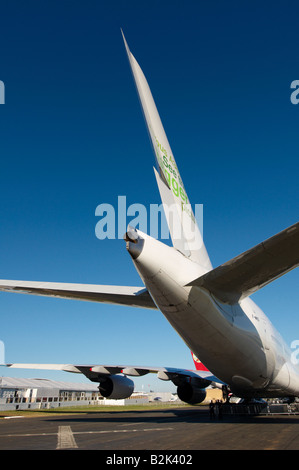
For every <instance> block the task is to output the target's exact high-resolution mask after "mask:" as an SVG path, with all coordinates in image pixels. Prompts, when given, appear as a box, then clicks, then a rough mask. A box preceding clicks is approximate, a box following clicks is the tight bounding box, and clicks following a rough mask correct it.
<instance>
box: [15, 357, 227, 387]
mask: <svg viewBox="0 0 299 470" xmlns="http://www.w3.org/2000/svg"><path fill="white" fill-rule="evenodd" d="M6 367H9V368H12V369H38V370H61V371H64V372H73V373H77V374H80V373H81V374H84V375H85V376H86V377H87V378H88V379H89V380H91V381H93V382H98V381H101V378H105V377H109V376H113V375H117V374H123V375H125V376H131V377H141V376H143V375H146V374H149V373H156V374H157V376H158V378H159V379H160V380H171V381H172V382H173V383H174V384H175V385H177V384H178V383H179V382H180V381H181V380H184V379H192V378H196V379H199V380H200V381H201V383H202V387H208V386H209V385H214V386H219V387H221V386H222V385H223V382H222V381H221V380H219V379H218V378H217V377H215V376H214V375H213V374H212V373H211V372H210V371H208V370H187V369H176V368H174V367H144V366H128V365H117V366H115V365H96V364H89V365H80V364H20V363H14V364H6Z"/></svg>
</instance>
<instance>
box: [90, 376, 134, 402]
mask: <svg viewBox="0 0 299 470" xmlns="http://www.w3.org/2000/svg"><path fill="white" fill-rule="evenodd" d="M99 390H100V393H101V395H102V396H103V397H104V398H114V399H115V400H121V399H124V398H129V397H130V396H131V395H132V393H133V391H134V382H133V380H131V379H128V377H125V376H123V375H109V376H107V377H103V379H102V380H100V385H99Z"/></svg>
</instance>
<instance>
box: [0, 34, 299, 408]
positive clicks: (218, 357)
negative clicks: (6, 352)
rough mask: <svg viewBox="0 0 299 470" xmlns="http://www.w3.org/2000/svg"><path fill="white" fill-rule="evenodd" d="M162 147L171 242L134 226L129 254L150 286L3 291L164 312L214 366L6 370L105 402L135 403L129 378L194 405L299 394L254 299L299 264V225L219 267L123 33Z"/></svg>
mask: <svg viewBox="0 0 299 470" xmlns="http://www.w3.org/2000/svg"><path fill="white" fill-rule="evenodd" d="M123 39H124V43H125V47H126V51H127V55H128V58H129V63H130V67H131V69H132V72H133V77H134V80H135V83H136V87H137V92H138V95H139V98H140V102H141V106H142V110H143V113H144V117H145V121H146V124H147V128H148V132H149V136H150V140H151V143H152V146H153V149H154V154H155V160H156V168H154V172H155V177H156V180H157V184H158V188H159V192H160V195H161V199H162V203H163V208H164V211H165V215H166V220H167V223H168V226H169V232H170V235H171V240H172V246H168V245H165V244H163V243H161V242H160V241H158V240H156V239H154V238H152V237H150V236H149V235H147V234H145V233H142V232H141V231H140V230H137V229H135V228H133V227H128V229H127V233H126V234H125V237H124V238H125V241H126V248H127V250H128V252H129V254H130V256H131V258H132V261H133V263H134V265H135V267H136V269H137V271H138V273H139V275H140V278H141V280H142V282H143V286H140V287H125V286H103V285H86V284H65V283H53V282H27V281H11V280H1V281H0V290H2V291H6V292H20V293H27V294H34V295H42V296H52V297H60V298H70V299H79V300H86V301H94V302H105V303H113V304H119V305H129V306H135V307H141V308H149V309H159V310H160V311H161V312H162V313H163V315H164V316H165V317H166V318H167V320H168V321H169V323H170V324H171V325H172V327H173V328H174V329H175V330H176V331H177V333H178V334H179V335H180V336H181V338H182V339H183V341H184V342H185V343H186V345H187V346H188V348H190V350H191V351H192V353H193V354H194V355H195V356H196V357H198V358H200V361H202V362H203V364H204V365H205V366H206V367H207V368H208V369H206V368H205V367H198V368H197V370H194V371H189V370H184V369H176V368H167V367H143V366H135V365H97V364H89V365H80V364H76V365H74V364H7V365H6V366H7V367H15V368H35V369H54V370H64V371H69V372H76V373H83V374H85V375H86V377H88V378H89V379H90V380H92V381H94V382H98V383H99V389H100V391H101V393H102V395H103V396H104V397H111V398H126V397H129V396H130V395H131V394H132V392H133V388H134V383H133V381H132V379H130V378H129V377H130V376H131V377H134V376H141V375H144V374H147V373H149V372H152V373H154V372H155V373H157V374H158V377H159V378H160V379H162V380H171V381H172V382H173V383H174V384H175V385H176V386H177V387H178V396H179V398H181V399H182V400H183V401H185V402H187V403H190V404H195V403H200V402H202V401H203V400H204V399H205V397H206V390H205V389H206V387H208V386H209V385H214V386H218V387H226V388H227V389H228V390H229V391H231V393H233V394H235V395H237V396H238V397H242V398H245V399H248V400H250V399H254V398H266V397H283V396H285V397H295V396H299V368H298V366H297V365H296V364H294V363H293V362H292V360H291V357H292V356H291V351H290V350H289V348H288V347H287V345H286V344H285V343H284V341H283V339H282V338H281V336H280V335H279V333H278V332H277V331H276V330H275V328H274V327H273V325H272V324H271V322H270V321H269V319H268V318H267V316H266V315H265V314H264V313H263V312H262V310H261V309H260V308H259V307H258V306H257V305H256V304H255V303H254V302H253V301H252V299H251V298H250V297H249V296H250V295H251V294H253V293H254V292H256V291H257V290H258V289H261V288H262V287H264V286H265V285H266V284H268V283H270V282H272V281H273V280H275V279H277V278H278V277H279V276H282V275H283V274H285V273H287V272H288V271H290V270H291V269H293V268H295V267H297V266H298V264H299V222H297V223H295V224H294V225H292V226H291V227H289V228H286V229H285V230H283V231H282V232H280V233H278V234H276V235H274V236H273V237H271V238H269V239H268V240H266V241H263V242H262V243H260V244H259V245H257V246H255V247H253V248H251V249H249V250H248V251H246V252H245V253H242V254H240V255H239V256H237V257H235V258H233V259H231V260H229V261H228V262H226V263H224V264H223V265H221V266H218V267H216V268H215V269H213V267H212V264H211V261H210V258H209V255H208V253H207V250H206V248H205V245H204V243H203V239H202V235H201V233H200V230H199V228H198V225H197V222H196V219H195V217H194V214H193V212H192V209H191V205H190V202H189V199H188V196H187V193H186V191H185V188H184V185H183V182H182V179H181V177H180V174H179V171H178V167H177V165H176V162H175V160H174V157H173V153H172V151H171V148H170V145H169V143H168V140H167V137H166V135H165V132H164V129H163V125H162V123H161V120H160V117H159V114H158V111H157V108H156V105H155V103H154V100H153V97H152V94H151V91H150V88H149V86H148V83H147V81H146V79H145V76H144V74H143V72H142V70H141V68H140V66H139V65H138V63H137V61H136V60H135V58H134V56H133V55H132V53H131V52H130V50H129V47H128V45H127V43H126V40H125V38H124V36H123Z"/></svg>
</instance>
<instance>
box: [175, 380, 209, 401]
mask: <svg viewBox="0 0 299 470" xmlns="http://www.w3.org/2000/svg"><path fill="white" fill-rule="evenodd" d="M177 392H178V397H179V399H180V400H182V401H184V402H186V403H188V404H189V405H196V404H197V403H201V402H203V401H204V399H205V398H206V396H207V393H206V391H205V389H203V388H199V387H197V386H196V385H194V384H190V383H188V382H185V383H182V384H181V385H179V386H178V388H177Z"/></svg>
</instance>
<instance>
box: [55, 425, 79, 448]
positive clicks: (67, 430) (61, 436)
mask: <svg viewBox="0 0 299 470" xmlns="http://www.w3.org/2000/svg"><path fill="white" fill-rule="evenodd" d="M77 447H78V446H77V444H76V441H75V438H74V435H73V433H72V430H71V427H70V426H59V428H58V441H57V447H56V449H77Z"/></svg>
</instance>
